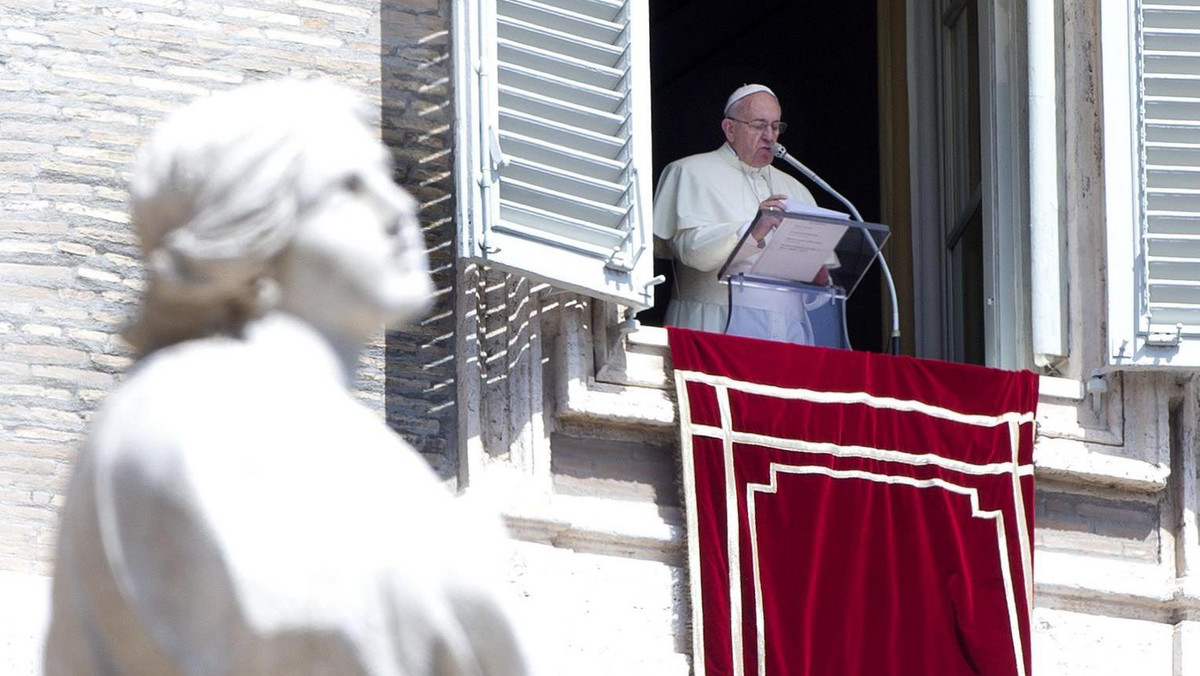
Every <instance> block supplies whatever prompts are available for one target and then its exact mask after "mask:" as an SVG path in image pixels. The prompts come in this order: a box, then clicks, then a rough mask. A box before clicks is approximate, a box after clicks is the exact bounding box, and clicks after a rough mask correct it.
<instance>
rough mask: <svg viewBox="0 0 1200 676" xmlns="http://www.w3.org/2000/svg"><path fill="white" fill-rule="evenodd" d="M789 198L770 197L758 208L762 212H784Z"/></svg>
mask: <svg viewBox="0 0 1200 676" xmlns="http://www.w3.org/2000/svg"><path fill="white" fill-rule="evenodd" d="M787 198H788V196H787V195H771V196H770V197H768V198H767V199H765V200H763V201H762V202H759V203H758V208H759V210H760V211H766V210H768V209H775V210H778V211H783V210H784V202H785V201H786V200H787Z"/></svg>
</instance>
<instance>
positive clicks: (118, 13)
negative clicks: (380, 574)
mask: <svg viewBox="0 0 1200 676" xmlns="http://www.w3.org/2000/svg"><path fill="white" fill-rule="evenodd" d="M449 12H450V9H449V0H417V1H409V2H402V3H401V2H393V3H391V4H388V3H385V4H384V5H383V6H382V7H381V5H380V3H379V2H370V1H366V0H260V1H257V2H253V1H249V0H246V1H243V2H202V1H192V0H144V1H141V2H133V1H113V2H105V3H84V2H79V1H77V0H5V1H4V3H3V4H2V6H0V299H2V301H0V391H2V392H3V397H2V398H0V570H14V571H21V572H38V573H46V572H48V571H49V567H50V562H51V559H52V555H53V552H52V548H53V540H54V526H55V519H56V513H57V512H56V508H57V507H58V506H59V505H60V504H61V502H62V495H63V491H64V489H65V484H66V481H67V478H68V477H69V475H70V470H71V462H72V458H73V457H74V453H75V450H76V448H77V446H78V443H79V441H80V439H81V438H82V435H83V433H84V431H85V428H86V425H87V421H88V418H89V417H90V415H91V414H92V412H93V411H95V410H96V408H97V407H98V406H99V405H100V404H101V403H102V401H103V399H104V396H105V395H106V393H107V392H109V391H110V390H111V389H112V388H113V387H114V386H115V385H116V384H117V383H118V382H119V381H120V379H121V374H122V373H123V371H124V370H125V369H126V368H127V367H128V366H129V365H130V363H131V353H130V350H129V348H128V346H127V345H126V344H125V343H124V342H122V340H121V339H120V338H119V337H118V335H117V332H118V331H119V329H120V327H121V326H122V324H123V322H124V321H125V320H126V319H127V318H128V317H129V316H130V315H131V313H132V310H133V308H134V306H135V304H136V302H137V298H138V293H139V290H140V289H141V287H142V272H141V269H140V264H139V262H138V253H137V244H136V240H135V238H134V236H133V234H132V232H131V229H130V227H129V219H128V215H127V203H126V198H127V194H126V181H127V179H128V166H129V163H130V160H131V159H132V156H133V153H134V151H135V149H136V147H137V145H138V144H139V143H140V142H141V140H142V139H143V138H144V137H145V136H146V135H147V134H148V133H149V131H150V130H151V129H152V128H153V126H154V124H155V123H156V122H157V121H159V120H160V119H161V118H162V117H163V116H164V115H165V113H166V112H167V111H169V110H171V109H173V108H175V107H177V106H179V105H180V104H182V103H184V102H186V101H188V100H190V99H192V98H194V97H196V96H198V95H203V94H206V93H208V92H211V91H214V90H218V89H224V88H228V87H230V86H234V85H237V84H240V83H243V82H248V81H253V80H257V79H263V78H271V77H279V76H285V75H295V76H309V75H314V74H324V75H329V76H332V77H334V78H335V79H337V80H338V81H340V82H342V83H344V84H347V85H349V86H351V87H353V88H355V89H356V90H358V91H361V92H362V93H363V94H364V95H365V96H367V97H368V98H369V99H370V100H373V101H376V102H379V101H383V103H382V105H380V111H381V116H380V117H381V124H382V128H383V135H384V138H385V140H386V141H387V142H388V143H389V145H390V146H392V148H393V149H394V151H395V157H396V160H397V162H396V164H397V176H398V179H399V180H400V181H401V183H402V184H404V185H405V186H406V187H408V188H409V189H410V190H411V191H412V192H413V194H414V195H415V196H416V197H417V198H418V200H419V201H420V202H421V205H422V222H423V224H424V225H425V231H426V235H427V243H428V245H429V248H430V251H431V256H432V263H433V266H434V268H435V270H436V283H437V286H438V289H439V293H438V304H437V307H436V308H435V309H434V310H433V311H432V313H431V319H429V320H426V321H425V322H422V323H421V324H420V325H418V326H416V327H413V328H412V329H411V330H410V331H407V332H403V333H391V334H389V335H388V336H387V337H386V339H381V340H379V341H378V342H377V343H376V344H375V345H373V346H372V347H371V349H369V350H368V355H367V359H366V360H365V363H364V367H363V368H362V369H361V371H360V376H361V377H360V382H359V393H360V395H361V396H362V398H363V399H364V400H365V401H367V402H368V404H369V405H372V406H374V407H376V408H379V409H381V410H383V411H386V415H387V418H388V420H389V422H390V423H391V424H392V425H393V426H395V427H396V428H398V429H399V430H401V431H402V432H405V436H407V437H409V438H410V440H412V441H413V442H414V444H415V445H416V446H418V448H420V449H421V450H422V451H424V452H426V454H427V457H429V458H430V460H431V461H432V463H433V464H434V466H435V467H437V468H438V469H439V470H440V471H442V472H443V474H445V475H450V474H452V473H453V465H454V447H455V446H454V438H453V431H454V427H455V426H454V421H453V416H454V395H453V393H454V387H453V382H452V377H453V359H452V357H453V343H454V340H453V296H454V294H453V293H452V286H453V260H452V249H453V247H452V246H451V239H450V238H451V234H450V232H451V228H452V226H451V214H452V209H453V204H452V201H451V200H452V198H451V191H450V188H449V181H450V168H451V165H452V157H451V156H450V145H451V142H450V139H451V132H450V129H449V127H450V123H451V120H452V114H453V110H452V106H451V105H450V103H449V100H450V99H449V97H450V91H449V84H448V83H449V80H450V60H449V55H448V50H449V37H448V31H449V21H450V18H449ZM385 355H386V359H385Z"/></svg>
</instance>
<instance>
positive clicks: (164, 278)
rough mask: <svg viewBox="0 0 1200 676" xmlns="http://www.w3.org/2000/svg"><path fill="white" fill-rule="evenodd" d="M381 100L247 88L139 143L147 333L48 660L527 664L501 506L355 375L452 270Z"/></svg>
mask: <svg viewBox="0 0 1200 676" xmlns="http://www.w3.org/2000/svg"><path fill="white" fill-rule="evenodd" d="M362 112H363V111H362V110H361V109H360V108H359V107H358V105H357V103H356V101H355V99H354V97H353V96H351V95H350V94H349V93H348V92H346V91H344V90H342V89H340V88H337V87H335V86H333V85H330V84H322V83H311V82H310V83H303V82H289V81H283V82H274V83H267V84H257V85H251V86H248V87H245V88H242V89H239V90H235V91H232V92H227V93H223V94H218V95H216V96H214V97H212V98H211V99H208V100H204V101H201V102H198V103H195V104H193V105H192V106H190V107H188V108H185V109H184V110H182V111H181V112H179V113H177V114H176V115H174V116H173V117H172V118H170V119H169V120H168V121H167V122H166V123H164V124H163V125H162V126H161V127H160V128H159V129H158V130H157V132H156V133H155V135H154V137H153V138H152V139H151V141H150V142H149V143H148V144H147V146H146V147H145V148H143V149H142V151H141V153H140V155H139V159H138V164H137V166H136V168H135V171H134V176H133V182H132V201H133V222H134V225H135V226H136V228H137V231H138V234H139V236H140V237H141V244H142V250H143V254H144V257H145V264H146V269H147V275H148V287H147V291H146V296H145V298H144V300H143V305H142V308H141V313H140V316H139V317H138V319H137V320H136V321H135V322H134V324H133V325H132V327H131V328H130V331H129V337H130V339H131V340H132V341H133V342H134V344H135V345H136V346H137V347H138V349H139V350H140V351H141V355H142V356H141V359H140V361H139V362H138V364H137V365H136V367H135V368H134V369H133V371H132V373H131V374H130V376H129V378H128V379H127V380H126V381H125V383H124V384H123V385H122V386H121V387H120V388H119V389H118V390H117V391H116V392H115V393H113V394H112V396H111V397H110V398H109V399H108V401H107V403H106V405H105V406H104V408H103V410H102V411H101V412H100V413H99V414H98V416H97V417H96V418H95V420H94V422H93V424H92V427H91V431H90V434H89V436H88V439H87V442H86V443H85V445H84V447H83V449H82V451H81V453H80V455H79V458H78V461H77V464H76V467H75V474H74V476H73V478H72V481H71V486H70V490H69V493H68V496H67V501H66V506H65V508H64V511H63V519H62V530H61V535H60V541H59V545H58V556H57V560H56V564H55V571H54V600H53V618H52V623H51V628H50V632H49V636H48V638H47V644H46V656H45V657H46V673H47V674H52V675H54V676H58V675H60V674H61V675H71V676H89V675H92V674H104V675H111V676H132V675H140V674H146V675H154V676H175V675H183V674H186V675H188V676H200V675H208V674H213V675H218V674H219V675H222V676H226V675H227V676H234V675H242V674H245V675H249V674H255V675H269V674H288V675H290V676H301V675H305V674H329V675H334V674H337V675H355V674H372V675H388V676H411V675H422V674H469V675H472V676H474V675H493V674H495V675H508V674H525V673H527V671H528V669H527V666H526V662H525V657H524V655H523V654H522V652H521V649H520V647H519V645H518V642H517V640H516V638H515V632H514V628H513V625H512V622H511V620H510V619H509V615H508V612H507V610H506V606H505V604H503V603H502V602H501V601H500V600H499V599H500V595H501V592H502V591H503V590H504V583H503V582H502V580H501V579H500V570H499V569H500V568H501V567H502V566H503V565H504V562H503V560H502V559H500V558H499V557H500V556H501V555H502V551H503V544H504V541H503V536H502V533H501V530H500V526H499V524H498V523H497V522H495V521H494V520H489V519H485V518H482V517H479V516H477V515H470V516H468V515H467V514H466V513H465V512H464V511H463V510H464V507H463V505H461V504H460V503H459V502H457V501H455V500H453V499H452V498H451V497H450V495H449V494H448V493H447V492H446V491H445V489H444V488H443V487H442V486H441V485H439V483H438V482H437V480H436V478H435V476H434V475H433V473H432V472H431V471H430V469H429V468H428V467H427V466H426V464H425V463H424V462H423V461H422V460H421V458H420V457H419V456H418V455H417V454H416V453H415V452H414V451H413V450H412V449H411V448H410V447H409V446H408V445H406V444H405V443H404V442H403V441H401V440H400V439H399V438H398V437H397V436H396V435H395V434H393V433H392V431H391V430H389V429H388V428H387V426H386V425H384V423H383V422H382V421H381V420H380V419H379V417H378V416H377V415H375V414H373V413H372V412H370V411H369V410H367V409H366V408H364V407H362V406H361V405H360V404H359V403H357V402H356V400H355V398H354V396H353V394H351V393H350V391H349V390H348V389H347V388H348V384H349V383H350V382H351V381H352V377H353V374H354V370H355V366H356V363H357V361H358V356H359V351H360V349H361V347H362V345H363V343H364V342H365V341H366V340H367V339H368V338H369V337H370V336H371V335H372V334H374V333H375V332H376V331H377V330H378V329H379V328H380V327H381V326H382V325H384V324H388V325H396V324H398V323H400V322H403V321H405V320H408V319H412V318H415V317H416V316H417V315H419V314H420V313H421V312H422V311H423V310H424V308H425V307H426V305H427V304H428V302H429V299H430V295H431V291H432V287H431V283H430V279H429V273H428V264H427V262H426V259H425V252H424V248H423V246H422V241H421V233H420V230H419V227H418V224H417V222H416V218H415V203H414V201H413V199H412V198H411V197H410V196H409V195H408V194H407V193H405V192H404V191H402V190H401V189H400V188H398V187H397V186H396V185H395V184H393V183H392V180H391V170H390V158H389V156H388V154H387V151H386V150H385V148H384V147H383V146H382V144H380V143H379V141H378V139H377V137H376V135H374V134H373V133H372V132H371V131H370V129H369V128H368V126H367V124H366V123H365V118H364V116H363V115H362Z"/></svg>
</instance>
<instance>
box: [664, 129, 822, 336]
mask: <svg viewBox="0 0 1200 676" xmlns="http://www.w3.org/2000/svg"><path fill="white" fill-rule="evenodd" d="M780 194H781V195H787V196H788V198H790V199H792V200H795V201H797V202H802V203H805V204H815V203H816V202H815V201H814V200H813V197H812V193H810V192H809V191H808V189H807V188H805V187H804V186H803V185H801V184H800V182H799V181H797V180H796V179H794V178H792V177H791V176H789V175H788V174H785V173H784V172H782V171H780V170H778V169H776V168H775V167H773V166H771V165H767V166H765V167H761V168H757V169H756V168H754V167H751V166H750V165H748V164H745V163H744V162H742V161H741V160H739V159H738V157H737V153H735V152H734V150H733V148H732V147H730V145H729V144H727V143H726V144H723V145H722V146H721V147H720V148H718V149H716V150H714V151H712V152H707V153H700V154H699V155H691V156H689V157H685V158H683V159H680V160H676V161H675V162H672V163H670V164H668V165H667V167H666V169H664V170H663V173H662V177H661V178H660V179H659V182H658V189H657V190H656V191H655V193H654V235H655V237H656V244H658V245H660V246H661V245H662V244H664V243H665V244H666V245H667V246H668V247H669V249H670V252H671V254H672V255H673V257H674V258H675V260H677V261H678V262H679V263H680V265H676V266H675V287H674V289H673V295H672V298H671V303H670V305H668V306H667V320H666V323H667V324H669V325H671V326H682V327H685V328H690V329H700V330H702V331H716V332H724V331H725V325H726V321H727V320H728V318H729V287H728V285H727V284H722V283H721V282H719V281H717V272H718V271H719V270H720V268H721V265H722V264H723V263H724V262H725V259H726V258H728V257H729V254H731V253H733V249H734V247H735V246H736V245H737V243H738V239H739V238H740V233H741V231H742V227H743V226H745V225H746V224H748V223H749V222H750V221H751V220H752V219H753V218H754V216H755V214H757V213H758V205H759V204H761V203H762V202H763V200H765V199H767V198H768V197H770V196H771V195H780ZM747 305H750V306H754V305H758V306H759V307H747ZM739 307H744V308H745V309H746V310H747V314H748V316H749V317H750V318H751V323H752V324H756V325H758V326H757V327H756V328H757V330H754V331H751V332H749V333H752V334H754V335H756V336H757V337H760V338H769V339H772V340H787V341H789V342H797V343H811V342H813V341H812V329H811V327H810V326H809V323H808V317H807V312H806V310H805V308H804V297H803V295H796V296H791V297H787V296H781V295H780V294H764V295H762V297H760V298H756V297H755V296H754V295H753V294H742V295H741V296H740V297H739ZM741 333H743V335H748V333H746V332H741Z"/></svg>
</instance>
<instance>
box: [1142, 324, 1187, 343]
mask: <svg viewBox="0 0 1200 676" xmlns="http://www.w3.org/2000/svg"><path fill="white" fill-rule="evenodd" d="M1182 339H1183V324H1176V325H1175V331H1174V332H1171V331H1152V332H1151V333H1150V335H1148V336H1146V345H1147V347H1175V346H1177V345H1179V342H1180V341H1181V340H1182Z"/></svg>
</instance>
